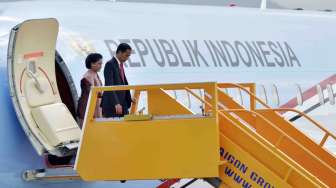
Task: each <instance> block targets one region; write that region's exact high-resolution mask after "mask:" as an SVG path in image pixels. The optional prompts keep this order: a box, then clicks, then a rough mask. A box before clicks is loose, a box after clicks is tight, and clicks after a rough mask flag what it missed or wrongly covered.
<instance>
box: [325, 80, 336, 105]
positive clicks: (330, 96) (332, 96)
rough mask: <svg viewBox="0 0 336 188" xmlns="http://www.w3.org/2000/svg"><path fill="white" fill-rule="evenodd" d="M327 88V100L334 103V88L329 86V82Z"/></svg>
mask: <svg viewBox="0 0 336 188" xmlns="http://www.w3.org/2000/svg"><path fill="white" fill-rule="evenodd" d="M327 90H328V98H329V102H330V104H331V105H334V104H335V97H334V90H333V88H332V86H331V84H328V85H327Z"/></svg>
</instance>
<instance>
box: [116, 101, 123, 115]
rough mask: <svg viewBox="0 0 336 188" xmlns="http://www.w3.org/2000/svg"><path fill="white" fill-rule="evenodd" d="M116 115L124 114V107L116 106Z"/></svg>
mask: <svg viewBox="0 0 336 188" xmlns="http://www.w3.org/2000/svg"><path fill="white" fill-rule="evenodd" d="M115 110H116V114H119V115H121V114H122V106H121V105H120V104H117V105H115Z"/></svg>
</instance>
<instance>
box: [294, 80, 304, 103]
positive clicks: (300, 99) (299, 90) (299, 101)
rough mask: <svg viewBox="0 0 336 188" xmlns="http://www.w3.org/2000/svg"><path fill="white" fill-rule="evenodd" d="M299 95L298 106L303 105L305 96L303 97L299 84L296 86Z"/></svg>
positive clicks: (297, 98)
mask: <svg viewBox="0 0 336 188" xmlns="http://www.w3.org/2000/svg"><path fill="white" fill-rule="evenodd" d="M296 89H297V94H296V101H297V104H298V105H302V104H303V96H302V89H301V86H300V85H299V84H296Z"/></svg>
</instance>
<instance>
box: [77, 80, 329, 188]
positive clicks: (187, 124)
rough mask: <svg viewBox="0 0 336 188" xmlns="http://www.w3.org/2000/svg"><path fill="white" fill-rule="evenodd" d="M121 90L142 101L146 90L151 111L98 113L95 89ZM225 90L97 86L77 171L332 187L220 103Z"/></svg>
mask: <svg viewBox="0 0 336 188" xmlns="http://www.w3.org/2000/svg"><path fill="white" fill-rule="evenodd" d="M119 90H134V93H135V96H137V98H138V100H137V101H138V102H141V101H140V100H139V99H140V98H141V96H142V95H144V96H145V97H144V99H145V102H146V105H145V107H146V109H147V113H145V112H144V114H135V112H136V111H137V110H138V107H137V104H135V105H133V106H132V110H131V114H132V115H130V116H126V117H125V118H121V119H97V118H94V117H93V114H94V108H95V105H96V100H97V93H98V92H116V91H119ZM176 90H183V91H186V92H188V93H189V94H191V95H192V96H193V97H194V98H195V99H197V100H199V101H200V102H201V103H203V104H204V105H205V106H206V109H205V111H204V112H203V113H201V114H197V113H195V112H193V111H192V110H191V109H188V108H187V107H185V106H184V105H183V104H182V103H181V102H179V101H177V100H176V99H175V98H174V97H173V96H172V95H170V94H169V91H176ZM195 90H203V91H204V93H206V97H204V96H201V95H198V94H196V92H195ZM220 93H221V91H219V90H218V85H217V84H216V83H193V84H165V85H147V86H115V87H101V88H93V89H92V91H91V95H90V99H89V102H88V104H89V106H88V108H87V110H88V112H87V114H86V118H85V122H84V128H83V133H82V138H81V144H80V148H79V151H78V154H77V158H76V164H75V169H76V171H77V172H78V174H79V175H80V177H81V178H82V179H84V180H86V181H101V180H136V179H171V178H209V177H220V179H221V180H222V182H221V184H220V187H247V188H251V187H270V188H271V187H281V188H283V187H327V185H326V184H324V183H323V182H322V181H320V180H319V179H318V178H317V177H316V176H314V175H312V173H310V172H309V171H307V170H306V169H304V168H303V167H302V166H301V165H299V164H298V163H297V162H296V161H295V160H293V159H291V158H290V157H289V156H288V155H286V154H285V153H284V152H283V151H281V149H282V148H281V147H279V146H282V145H281V144H280V145H279V144H278V143H272V142H270V141H268V140H266V139H265V138H263V137H262V136H261V135H260V134H259V133H258V132H256V131H255V130H253V129H251V128H250V127H248V126H246V125H245V124H244V123H243V122H242V121H241V120H239V119H237V118H236V117H235V116H234V115H232V113H231V112H230V111H228V110H227V109H218V106H221V105H219V103H218V99H222V98H220V96H219V95H221V96H223V95H222V94H220ZM139 96H140V97H139ZM230 100H232V99H230ZM221 102H223V101H221ZM224 102H225V101H224ZM230 102H231V101H230ZM222 105H225V104H222ZM238 110H241V109H238ZM235 114H240V112H238V111H236V112H235ZM242 114H244V115H246V114H247V116H249V113H246V111H242ZM256 114H257V113H256ZM258 117H259V116H258ZM260 119H263V121H262V122H264V121H266V122H267V121H268V120H267V119H265V118H263V116H261V115H260ZM282 134H283V137H285V138H287V135H286V134H284V133H282ZM282 139H284V138H282ZM218 154H220V155H218Z"/></svg>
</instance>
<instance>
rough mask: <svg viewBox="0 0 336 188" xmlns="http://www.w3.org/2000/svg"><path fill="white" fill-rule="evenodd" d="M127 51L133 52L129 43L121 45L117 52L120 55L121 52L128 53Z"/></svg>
mask: <svg viewBox="0 0 336 188" xmlns="http://www.w3.org/2000/svg"><path fill="white" fill-rule="evenodd" d="M127 50H132V48H131V46H130V45H129V44H127V43H121V44H119V46H118V47H117V52H116V53H119V52H122V53H124V52H126V51H127Z"/></svg>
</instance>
